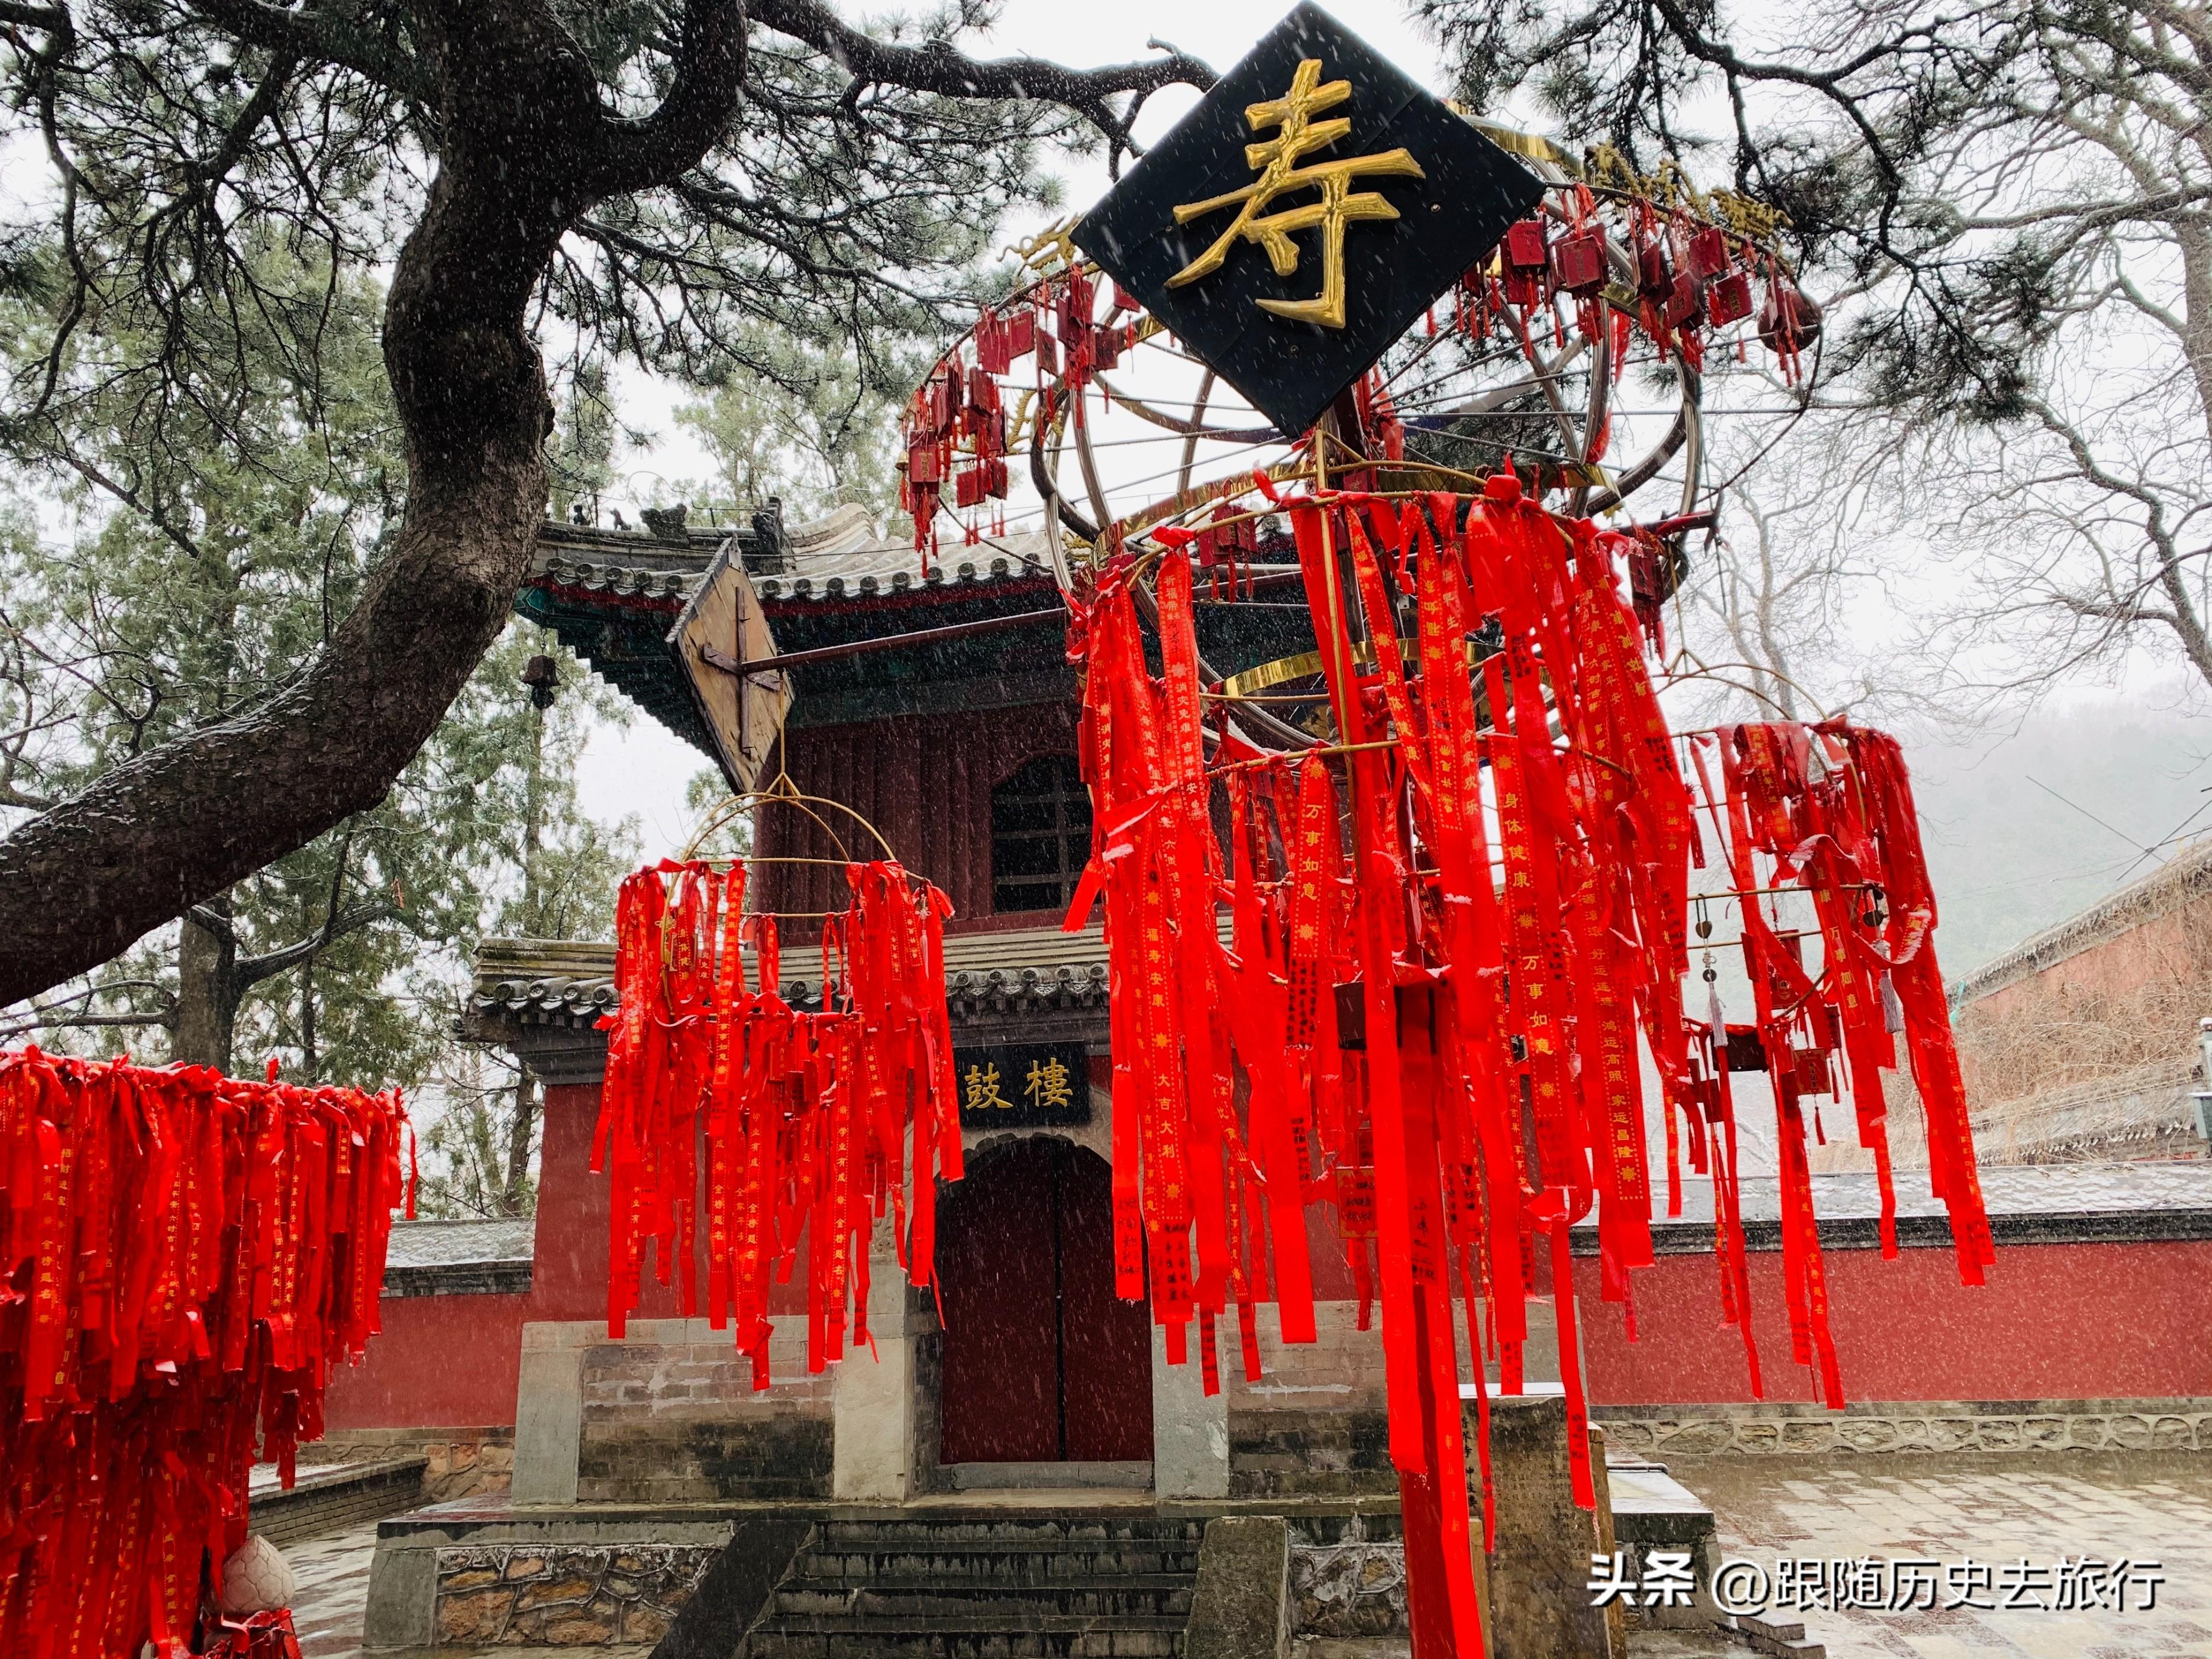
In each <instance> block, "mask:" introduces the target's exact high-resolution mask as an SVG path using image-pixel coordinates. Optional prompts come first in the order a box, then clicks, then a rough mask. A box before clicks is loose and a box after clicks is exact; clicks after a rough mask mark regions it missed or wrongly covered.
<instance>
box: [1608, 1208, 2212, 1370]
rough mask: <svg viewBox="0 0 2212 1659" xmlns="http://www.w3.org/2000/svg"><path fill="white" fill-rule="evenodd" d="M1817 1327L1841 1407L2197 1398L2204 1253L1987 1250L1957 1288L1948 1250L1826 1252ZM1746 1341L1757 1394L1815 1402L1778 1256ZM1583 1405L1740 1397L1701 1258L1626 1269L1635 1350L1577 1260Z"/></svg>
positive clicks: (1770, 1263) (1764, 1263)
mask: <svg viewBox="0 0 2212 1659" xmlns="http://www.w3.org/2000/svg"><path fill="white" fill-rule="evenodd" d="M1825 1260H1826V1264H1827V1273H1828V1292H1829V1315H1828V1322H1829V1328H1830V1329H1831V1330H1832V1332H1833V1333H1834V1335H1835V1342H1836V1355H1837V1360H1838V1364H1839V1365H1840V1366H1841V1368H1842V1371H1843V1379H1844V1397H1845V1398H1846V1399H1849V1400H1898V1401H1909V1400H2087V1399H2099V1398H2105V1399H2130V1398H2146V1399H2166V1398H2172V1397H2177V1396H2193V1397H2198V1398H2202V1397H2204V1396H2207V1395H2212V1342H2208V1341H2207V1340H2205V1335H2204V1333H2205V1331H2206V1330H2207V1329H2208V1328H2212V1243H2172V1244H2015V1245H2001V1246H1999V1247H1998V1249H1997V1260H1996V1266H1995V1267H1992V1268H1991V1269H1990V1273H1989V1283H1988V1284H1987V1285H1984V1286H1982V1287H1980V1288H1978V1289H1970V1288H1968V1287H1966V1286H1964V1285H1960V1283H1959V1274H1958V1267H1957V1262H1956V1260H1955V1258H1954V1256H1953V1255H1952V1253H1951V1251H1950V1250H1949V1249H1948V1248H1945V1249H1906V1250H1904V1251H1902V1252H1901V1253H1900V1254H1899V1256H1898V1259H1897V1260H1895V1261H1883V1260H1882V1259H1881V1253H1880V1252H1879V1251H1875V1250H1831V1251H1829V1252H1828V1253H1827V1254H1826V1257H1825ZM1750 1266H1751V1280H1752V1297H1753V1309H1754V1314H1753V1334H1754V1335H1755V1336H1756V1337H1757V1338H1758V1340H1759V1360H1760V1364H1761V1366H1762V1369H1763V1370H1764V1372H1765V1385H1766V1389H1765V1397H1766V1398H1767V1399H1769V1400H1782V1401H1809V1400H1811V1399H1813V1398H1814V1387H1813V1373H1812V1372H1810V1371H1809V1370H1806V1369H1804V1368H1803V1367H1801V1366H1798V1365H1796V1364H1792V1363H1791V1362H1790V1332H1789V1326H1788V1323H1787V1319H1786V1316H1785V1313H1784V1301H1783V1291H1782V1257H1781V1255H1779V1254H1778V1253H1775V1252H1763V1253H1759V1254H1755V1255H1753V1256H1752V1258H1751V1263H1750ZM1575 1274H1576V1285H1575V1288H1576V1291H1577V1295H1578V1296H1579V1297H1581V1298H1582V1309H1583V1342H1584V1346H1585V1357H1584V1364H1585V1366H1586V1375H1587V1376H1588V1379H1589V1395H1590V1398H1591V1399H1592V1400H1593V1401H1597V1402H1600V1403H1601V1404H1605V1405H1652V1404H1692V1403H1699V1402H1710V1401H1745V1400H1748V1399H1749V1398H1750V1397H1751V1395H1750V1389H1749V1385H1748V1373H1747V1369H1746V1366H1745V1364H1744V1354H1743V1343H1742V1340H1741V1338H1740V1337H1739V1336H1738V1335H1737V1334H1736V1332H1735V1330H1734V1329H1733V1328H1729V1327H1724V1326H1723V1325H1722V1324H1721V1322H1720V1293H1719V1289H1718V1285H1717V1279H1716V1276H1715V1267H1714V1264H1713V1261H1712V1258H1711V1257H1710V1256H1703V1255H1695V1256H1692V1255H1670V1256H1662V1257H1661V1258H1660V1259H1659V1261H1658V1264H1657V1265H1656V1266H1655V1267H1650V1268H1649V1269H1646V1270H1644V1271H1643V1272H1640V1273H1634V1274H1632V1275H1631V1279H1632V1287H1633V1289H1634V1291H1635V1295H1636V1325H1637V1335H1638V1340H1637V1341H1635V1342H1633V1343H1631V1342H1630V1341H1629V1340H1627V1332H1626V1319H1625V1318H1624V1316H1623V1312H1622V1310H1621V1309H1620V1307H1619V1306H1618V1305H1609V1304H1605V1303H1601V1302H1600V1301H1599V1300H1598V1264H1597V1263H1596V1261H1589V1260H1583V1261H1577V1262H1576V1263H1575Z"/></svg>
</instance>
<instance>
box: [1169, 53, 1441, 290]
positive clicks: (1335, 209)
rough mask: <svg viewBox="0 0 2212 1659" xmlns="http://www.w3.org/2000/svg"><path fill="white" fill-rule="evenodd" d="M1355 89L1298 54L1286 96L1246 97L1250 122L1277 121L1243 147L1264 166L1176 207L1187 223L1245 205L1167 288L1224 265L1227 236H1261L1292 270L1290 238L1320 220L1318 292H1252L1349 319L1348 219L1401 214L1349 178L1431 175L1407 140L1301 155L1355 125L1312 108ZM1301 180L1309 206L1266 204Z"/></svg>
mask: <svg viewBox="0 0 2212 1659" xmlns="http://www.w3.org/2000/svg"><path fill="white" fill-rule="evenodd" d="M1351 96H1352V82H1349V81H1331V82H1327V83H1326V84H1323V82H1322V78H1321V59H1320V58H1307V59H1305V61H1304V62H1303V63H1301V64H1299V65H1298V68H1297V74H1295V75H1293V76H1291V89H1290V91H1289V92H1288V93H1287V94H1285V95H1284V96H1283V97H1281V98H1276V99H1270V100H1267V102H1265V103H1260V104H1248V105H1246V106H1245V107H1244V118H1245V120H1246V121H1247V122H1249V124H1250V125H1251V128H1252V131H1255V132H1259V131H1263V130H1265V129H1266V128H1268V127H1276V128H1279V131H1278V133H1277V134H1276V136H1275V137H1273V138H1271V139H1269V140H1267V142H1266V143H1259V144H1247V145H1246V146H1245V147H1244V160H1245V163H1246V165H1248V166H1249V167H1257V168H1260V169H1261V173H1260V176H1259V177H1258V178H1257V179H1254V180H1253V181H1252V182H1251V183H1250V184H1249V185H1245V186H1244V187H1243V189H1241V190H1232V191H1230V192H1229V193H1228V194H1227V195H1225V196H1216V197H1212V199H1211V200H1208V201H1204V202H1190V203H1186V204H1183V205H1182V206H1181V207H1178V208H1177V209H1176V210H1175V216H1176V223H1177V224H1179V225H1187V224H1188V223H1189V222H1191V221H1192V220H1194V219H1200V218H1203V217H1205V216H1206V215H1207V214H1209V213H1213V212H1217V211H1218V210H1220V209H1222V208H1225V207H1227V206H1228V205H1229V204H1231V203H1232V202H1242V203H1243V204H1244V205H1243V208H1242V209H1240V210H1238V212H1237V218H1236V222H1234V223H1232V224H1231V226H1230V227H1229V228H1228V229H1226V230H1225V231H1223V232H1222V233H1221V234H1220V236H1219V237H1218V238H1217V239H1216V240H1215V241H1214V243H1213V246H1211V247H1209V248H1207V249H1206V252H1203V253H1201V254H1200V255H1199V256H1198V258H1195V259H1193V260H1192V261H1191V262H1190V263H1189V264H1187V265H1185V266H1184V267H1183V268H1182V270H1179V271H1177V272H1176V274H1175V275H1174V276H1170V277H1169V278H1168V286H1169V287H1170V288H1181V287H1182V285H1183V284H1184V283H1194V282H1196V281H1197V280H1198V279H1199V278H1200V277H1201V276H1211V275H1212V273H1213V272H1215V271H1217V270H1220V269H1221V262H1222V261H1223V260H1224V259H1225V258H1228V257H1229V248H1230V245H1231V243H1233V242H1235V241H1236V240H1237V239H1238V238H1240V237H1241V238H1243V240H1246V241H1248V242H1257V243H1258V244H1259V245H1260V246H1261V247H1263V248H1265V249H1267V258H1268V261H1269V263H1270V264H1273V266H1274V267H1275V275H1277V276H1289V275H1290V274H1291V272H1293V271H1295V270H1297V268H1298V246H1297V243H1296V242H1294V241H1292V240H1291V237H1292V236H1293V235H1295V234H1297V232H1299V231H1302V230H1311V229H1313V228H1315V227H1316V226H1319V227H1320V228H1321V235H1322V278H1321V294H1320V295H1319V297H1318V298H1316V299H1311V300H1261V301H1255V303H1256V304H1257V305H1258V306H1259V307H1260V308H1261V310H1262V311H1272V312H1273V313H1275V314H1276V315H1277V316H1279V317H1290V318H1294V319H1297V320H1298V321H1300V322H1307V323H1318V324H1320V325H1322V327H1323V328H1342V327H1343V326H1344V228H1345V226H1346V225H1347V224H1349V223H1350V222H1352V220H1354V219H1395V218H1396V217H1397V216H1398V210H1397V209H1395V208H1394V207H1392V206H1391V205H1390V204H1389V202H1388V201H1386V200H1385V199H1383V197H1382V196H1381V195H1380V194H1379V193H1377V192H1376V191H1371V190H1361V191H1355V190H1353V189H1352V181H1353V180H1354V179H1358V178H1361V177H1362V176H1364V175H1366V174H1370V173H1372V174H1376V175H1377V176H1382V177H1395V178H1401V179H1419V178H1423V177H1425V174H1424V173H1422V172H1421V164H1420V163H1419V161H1415V160H1414V159H1413V153H1412V152H1411V151H1410V150H1407V149H1394V150H1388V151H1385V152H1384V153H1383V154H1382V155H1353V156H1348V157H1346V159H1344V160H1342V161H1322V162H1318V163H1316V165H1314V166H1312V167H1301V166H1299V165H1298V163H1299V162H1300V161H1303V160H1304V158H1305V157H1306V156H1308V155H1311V154H1312V153H1313V152H1314V151H1315V150H1317V149H1326V148H1328V146H1329V145H1331V144H1333V143H1335V142H1336V141H1337V140H1338V139H1340V138H1341V137H1344V136H1345V134H1346V133H1348V132H1350V131H1352V123H1351V122H1350V121H1348V120H1346V119H1342V118H1339V119H1336V120H1334V121H1316V120H1314V119H1313V117H1314V116H1315V115H1316V113H1318V112H1321V111H1322V110H1325V109H1334V107H1335V106H1337V105H1339V104H1341V103H1343V102H1344V101H1345V100H1346V99H1348V98H1350V97H1351ZM1296 190H1318V191H1321V199H1320V200H1319V201H1318V202H1315V203H1312V204H1310V205H1308V206H1305V207H1294V208H1286V209H1284V210H1282V211H1280V212H1278V213H1267V212H1266V211H1265V210H1266V209H1267V207H1268V205H1269V204H1272V203H1273V201H1274V199H1275V198H1276V197H1279V196H1283V195H1286V194H1288V193H1289V192H1290V191H1296Z"/></svg>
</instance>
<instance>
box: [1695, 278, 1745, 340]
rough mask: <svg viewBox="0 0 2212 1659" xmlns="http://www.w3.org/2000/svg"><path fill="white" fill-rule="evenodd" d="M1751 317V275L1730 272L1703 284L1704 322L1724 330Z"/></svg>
mask: <svg viewBox="0 0 2212 1659" xmlns="http://www.w3.org/2000/svg"><path fill="white" fill-rule="evenodd" d="M1750 315H1751V274H1750V273H1749V272H1748V271H1742V270H1731V271H1729V272H1728V273H1727V274H1726V275H1724V276H1717V277H1715V278H1714V279H1713V280H1712V281H1711V282H1710V283H1706V284H1705V320H1706V321H1708V322H1710V323H1711V325H1713V326H1714V327H1715V328H1726V327H1727V326H1728V325H1729V324H1730V323H1740V322H1741V321H1742V320H1743V319H1745V318H1747V317H1748V316H1750Z"/></svg>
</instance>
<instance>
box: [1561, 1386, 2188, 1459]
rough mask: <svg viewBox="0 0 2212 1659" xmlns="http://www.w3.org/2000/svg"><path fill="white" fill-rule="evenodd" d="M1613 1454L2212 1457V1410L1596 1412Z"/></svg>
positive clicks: (1955, 1406) (1986, 1407)
mask: <svg viewBox="0 0 2212 1659" xmlns="http://www.w3.org/2000/svg"><path fill="white" fill-rule="evenodd" d="M1590 1417H1591V1419H1593V1420H1594V1421H1596V1422H1599V1423H1602V1424H1603V1425H1605V1431H1606V1434H1607V1438H1608V1439H1609V1440H1610V1442H1611V1443H1612V1444H1613V1447H1614V1449H1617V1450H1620V1451H1625V1452H1646V1453H1650V1454H1651V1455H1654V1456H1656V1457H1660V1458H1670V1457H1730V1456H1772V1455H1804V1456H1828V1455H1835V1454H1838V1453H1858V1454H1867V1455H1914V1454H1921V1453H1930V1452H1940V1453H1944V1454H1948V1455H1956V1454H1959V1453H1972V1452H2018V1451H2212V1400H1966V1401H1914V1402H1912V1403H1911V1404H1899V1403H1898V1402H1895V1401H1869V1402H1866V1403H1863V1404H1858V1405H1852V1406H1847V1407H1844V1410H1842V1411H1840V1412H1831V1411H1826V1410H1824V1409H1823V1408H1822V1407H1818V1406H1804V1405H1747V1406H1594V1407H1591V1409H1590Z"/></svg>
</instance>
